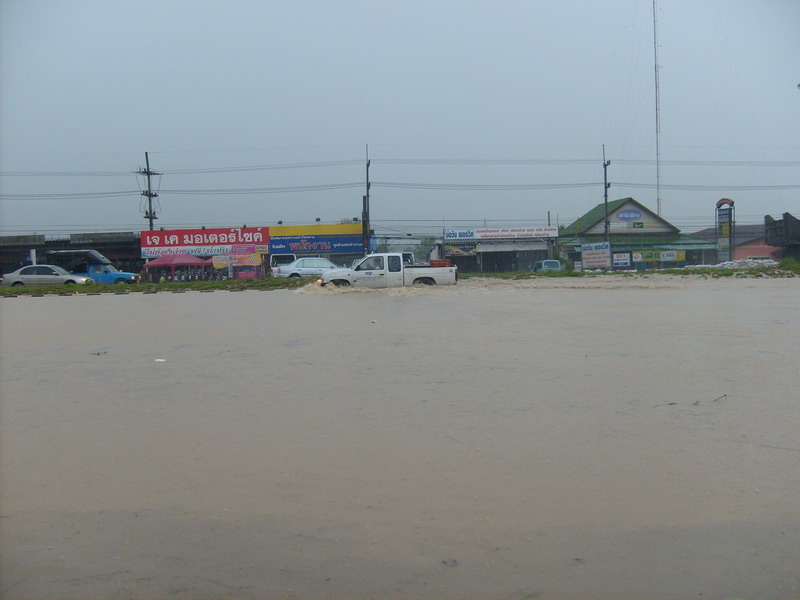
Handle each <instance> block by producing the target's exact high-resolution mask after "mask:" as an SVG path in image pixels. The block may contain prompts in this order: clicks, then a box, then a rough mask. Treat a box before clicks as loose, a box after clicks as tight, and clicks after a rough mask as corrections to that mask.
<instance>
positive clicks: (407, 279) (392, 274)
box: [317, 252, 458, 288]
mask: <svg viewBox="0 0 800 600" xmlns="http://www.w3.org/2000/svg"><path fill="white" fill-rule="evenodd" d="M406 261H407V258H406V260H404V257H403V253H401V252H397V253H392V252H387V253H380V254H369V255H367V256H365V257H364V258H362V259H361V260H360V261H357V262H356V263H355V264H354V265H353V267H352V268H350V269H333V270H331V271H325V272H324V273H323V274H322V276H321V278H320V279H319V280H318V281H317V283H319V284H320V285H323V286H324V285H327V284H329V283H332V284H333V285H336V286H341V285H344V286H350V285H352V286H355V287H368V288H386V287H400V286H405V285H455V284H456V283H457V282H458V268H457V267H454V266H449V267H431V266H429V265H414V264H409V263H408V262H406Z"/></svg>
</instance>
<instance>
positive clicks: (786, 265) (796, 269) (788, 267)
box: [778, 258, 800, 275]
mask: <svg viewBox="0 0 800 600" xmlns="http://www.w3.org/2000/svg"><path fill="white" fill-rule="evenodd" d="M778 268H779V269H780V270H782V271H791V272H792V273H795V274H796V275H800V262H797V260H796V259H794V258H784V259H782V260H781V262H780V263H778Z"/></svg>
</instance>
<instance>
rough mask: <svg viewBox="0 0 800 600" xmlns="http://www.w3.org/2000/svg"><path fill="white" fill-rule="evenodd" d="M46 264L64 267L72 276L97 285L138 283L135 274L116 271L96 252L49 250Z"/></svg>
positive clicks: (108, 261)
mask: <svg viewBox="0 0 800 600" xmlns="http://www.w3.org/2000/svg"><path fill="white" fill-rule="evenodd" d="M47 261H48V263H51V264H54V265H59V266H61V267H64V268H65V269H66V270H67V271H69V272H70V273H72V274H74V275H83V276H84V277H91V278H92V279H94V281H95V282H97V283H138V281H139V275H138V274H137V273H126V272H124V271H118V270H117V268H116V267H115V266H114V265H112V264H111V261H110V260H108V259H107V258H106V257H105V256H103V255H102V254H100V253H99V252H98V251H97V250H49V251H48V252H47Z"/></svg>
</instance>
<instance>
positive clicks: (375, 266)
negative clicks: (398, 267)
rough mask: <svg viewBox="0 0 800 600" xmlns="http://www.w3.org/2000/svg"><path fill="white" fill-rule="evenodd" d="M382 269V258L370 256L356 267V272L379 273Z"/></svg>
mask: <svg viewBox="0 0 800 600" xmlns="http://www.w3.org/2000/svg"><path fill="white" fill-rule="evenodd" d="M382 269H383V257H382V256H370V257H369V258H367V259H365V260H364V261H363V262H362V263H361V264H360V265H358V266H357V267H356V271H380V270H382Z"/></svg>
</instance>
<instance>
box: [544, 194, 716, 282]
mask: <svg viewBox="0 0 800 600" xmlns="http://www.w3.org/2000/svg"><path fill="white" fill-rule="evenodd" d="M606 210H608V233H607V234H606ZM712 231H713V230H712ZM606 237H608V241H609V242H610V244H611V252H612V255H613V257H614V265H616V267H617V268H623V269H648V268H668V267H682V266H684V265H687V264H688V265H696V264H709V263H710V262H714V261H715V259H716V247H715V244H714V240H713V239H712V240H710V241H709V240H707V239H703V238H699V237H696V236H693V235H686V234H683V233H681V232H680V230H679V229H678V228H677V227H675V226H674V225H672V224H671V223H669V222H668V221H667V220H666V219H663V218H662V217H660V216H659V215H657V214H656V213H654V212H653V211H651V210H650V209H649V208H647V207H646V206H644V205H643V204H641V203H639V202H637V201H636V200H634V199H633V198H620V199H619V200H612V201H611V202H608V205H607V206H606V203H600V204H598V205H597V206H595V207H594V208H593V209H592V210H590V211H589V212H587V213H586V214H584V215H583V216H582V217H580V218H579V219H577V220H575V222H573V223H571V224H569V225H567V226H566V227H562V228H561V229H560V230H559V232H558V245H559V247H560V248H561V250H562V254H566V255H567V259H568V260H569V261H570V262H572V263H575V262H577V261H580V260H581V246H582V245H584V244H594V243H598V242H605V241H606Z"/></svg>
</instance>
